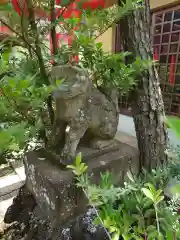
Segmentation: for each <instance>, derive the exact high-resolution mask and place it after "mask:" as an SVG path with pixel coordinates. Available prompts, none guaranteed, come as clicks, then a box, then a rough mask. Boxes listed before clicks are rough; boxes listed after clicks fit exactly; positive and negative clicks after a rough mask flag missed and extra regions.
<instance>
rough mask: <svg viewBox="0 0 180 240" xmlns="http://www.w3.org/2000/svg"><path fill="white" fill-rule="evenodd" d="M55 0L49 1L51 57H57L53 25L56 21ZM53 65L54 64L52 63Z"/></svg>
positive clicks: (54, 27)
mask: <svg viewBox="0 0 180 240" xmlns="http://www.w3.org/2000/svg"><path fill="white" fill-rule="evenodd" d="M54 6H55V0H51V25H52V27H51V40H52V48H53V55H57V54H58V51H57V39H56V26H55V24H53V23H54V22H55V21H56V12H55V7H54ZM53 64H55V62H54V61H53Z"/></svg>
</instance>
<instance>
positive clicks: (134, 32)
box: [120, 0, 167, 171]
mask: <svg viewBox="0 0 180 240" xmlns="http://www.w3.org/2000/svg"><path fill="white" fill-rule="evenodd" d="M150 16H151V15H150V7H149V1H148V0H145V2H144V5H143V7H142V8H141V9H138V10H134V11H133V12H132V14H131V15H128V16H127V17H125V18H124V19H122V21H121V22H120V28H121V40H122V46H123V50H125V51H129V52H131V53H132V56H131V57H130V58H128V59H127V63H131V62H132V61H133V60H134V59H135V57H137V56H139V57H141V58H142V59H145V60H147V59H152V57H153V54H152V44H151V28H150V26H151V19H150ZM138 80H139V83H138V86H137V88H136V89H135V90H134V91H133V92H132V93H131V97H130V99H131V102H132V114H133V118H134V123H135V130H136V136H137V141H138V147H139V151H140V170H142V168H145V169H146V170H148V171H150V170H151V169H152V168H155V167H157V166H159V165H160V164H162V163H163V162H164V161H166V158H167V157H166V153H165V150H166V146H167V131H166V127H165V124H164V104H163V99H162V94H161V89H160V82H159V77H158V74H157V71H156V68H155V66H154V64H153V65H152V66H150V67H149V69H148V70H147V71H145V72H143V74H142V75H141V76H139V79H138Z"/></svg>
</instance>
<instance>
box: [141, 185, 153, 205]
mask: <svg viewBox="0 0 180 240" xmlns="http://www.w3.org/2000/svg"><path fill="white" fill-rule="evenodd" d="M142 191H143V193H144V194H145V196H146V197H148V198H149V199H151V200H152V201H153V202H154V196H153V194H152V193H151V191H150V190H149V189H147V188H142Z"/></svg>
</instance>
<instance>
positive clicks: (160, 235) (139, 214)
mask: <svg viewBox="0 0 180 240" xmlns="http://www.w3.org/2000/svg"><path fill="white" fill-rule="evenodd" d="M176 160H178V161H179V160H180V159H176ZM176 167H177V165H176V162H174V161H170V162H169V163H168V165H166V166H163V167H162V168H159V169H157V170H153V171H152V172H151V173H147V172H144V174H142V175H141V176H139V177H134V176H133V175H132V174H131V173H130V172H129V173H128V174H127V181H126V182H125V183H124V186H123V187H117V186H115V185H114V184H113V181H112V178H113V176H112V175H111V174H110V173H108V172H107V173H105V174H101V181H100V183H99V185H95V184H92V183H91V181H90V177H89V176H88V175H87V174H86V170H87V166H86V165H85V164H84V163H82V161H81V155H78V156H77V158H76V162H75V164H74V165H71V166H68V168H70V169H73V172H74V174H75V176H76V180H77V186H78V187H80V188H82V189H83V191H84V193H85V195H86V196H87V197H88V199H89V203H90V204H91V205H93V206H94V207H95V208H97V211H98V217H97V219H95V223H96V224H103V226H104V228H106V229H107V230H108V231H109V233H110V235H111V239H113V240H119V239H123V240H130V239H137V240H140V239H142V240H143V239H148V240H154V239H166V240H172V239H176V240H177V239H179V237H180V225H179V220H180V218H179V215H178V213H177V210H178V207H179V202H178V200H177V199H176V198H174V199H173V200H171V201H168V200H167V197H166V196H165V195H164V189H165V187H166V185H167V183H168V181H169V180H170V179H171V178H172V177H174V176H180V169H179V168H178V169H176ZM174 169H176V171H174Z"/></svg>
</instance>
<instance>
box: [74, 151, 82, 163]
mask: <svg viewBox="0 0 180 240" xmlns="http://www.w3.org/2000/svg"><path fill="white" fill-rule="evenodd" d="M81 160H82V154H81V153H79V154H78V155H77V156H76V162H75V163H76V166H79V165H80V164H81Z"/></svg>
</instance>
